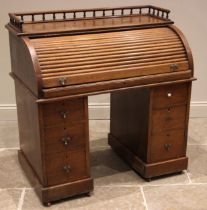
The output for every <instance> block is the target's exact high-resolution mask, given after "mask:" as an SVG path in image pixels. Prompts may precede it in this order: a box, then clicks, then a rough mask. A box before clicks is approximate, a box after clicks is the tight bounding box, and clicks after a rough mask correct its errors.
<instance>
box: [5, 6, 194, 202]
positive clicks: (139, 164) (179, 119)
mask: <svg viewBox="0 0 207 210" xmlns="http://www.w3.org/2000/svg"><path fill="white" fill-rule="evenodd" d="M169 13H170V11H169V10H166V9H163V8H159V7H154V6H150V5H148V6H134V7H121V8H99V9H86V10H62V11H44V12H31V13H10V14H9V16H10V22H9V23H8V24H7V26H6V27H7V29H8V30H9V39H10V53H11V70H12V71H11V76H12V77H13V78H14V81H15V91H16V103H17V112H18V125H19V138H20V150H19V154H18V155H19V161H20V163H21V165H22V167H23V169H24V171H25V172H26V175H27V176H28V179H29V180H30V182H31V183H32V185H34V186H35V190H36V192H37V195H38V196H39V197H40V199H41V200H42V202H43V203H50V202H51V201H55V200H59V199H62V198H66V197H70V196H74V195H77V194H83V193H89V192H91V191H92V190H93V179H92V178H91V176H90V161H89V129H88V101H87V98H88V96H89V95H95V94H100V93H110V94H111V114H110V115H111V122H110V133H109V138H108V142H109V144H110V145H111V147H112V148H113V150H114V151H115V152H116V153H117V154H119V155H120V157H121V158H123V159H124V160H125V161H126V162H127V163H128V164H129V165H130V166H131V167H132V168H133V169H134V170H135V171H137V172H138V173H139V174H140V175H141V176H142V177H144V178H151V177H156V176H161V175H164V174H170V173H175V172H180V171H182V170H184V169H186V168H187V163H188V158H187V157H186V144H187V130H188V119H189V105H190V96H191V83H192V81H193V80H194V79H195V78H194V77H193V59H192V54H191V50H190V48H189V45H188V43H187V41H186V39H185V37H184V35H183V34H182V33H181V31H180V30H179V29H178V28H176V27H175V26H174V23H173V21H171V20H170V19H169Z"/></svg>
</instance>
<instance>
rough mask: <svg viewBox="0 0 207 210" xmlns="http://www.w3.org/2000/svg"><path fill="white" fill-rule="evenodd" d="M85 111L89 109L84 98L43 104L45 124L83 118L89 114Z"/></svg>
mask: <svg viewBox="0 0 207 210" xmlns="http://www.w3.org/2000/svg"><path fill="white" fill-rule="evenodd" d="M85 112H87V109H86V108H85V105H84V99H82V98H81V99H75V100H67V101H61V102H54V103H48V104H43V105H42V114H43V123H44V126H52V125H58V124H60V123H72V122H73V121H79V120H83V119H84V118H85V117H86V114H87V113H85Z"/></svg>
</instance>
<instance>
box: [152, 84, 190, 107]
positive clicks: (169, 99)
mask: <svg viewBox="0 0 207 210" xmlns="http://www.w3.org/2000/svg"><path fill="white" fill-rule="evenodd" d="M188 90H189V84H188V83H184V84H176V85H164V86H159V87H155V88H153V90H152V95H151V97H152V98H151V99H152V108H153V109H159V108H164V107H167V106H170V105H175V104H183V103H186V102H187V101H188V93H189V91H188Z"/></svg>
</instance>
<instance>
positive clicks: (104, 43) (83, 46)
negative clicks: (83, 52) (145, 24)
mask: <svg viewBox="0 0 207 210" xmlns="http://www.w3.org/2000/svg"><path fill="white" fill-rule="evenodd" d="M163 39H166V40H168V39H169V41H170V40H174V41H175V40H178V38H177V37H174V36H170V37H157V38H154V37H153V38H149V39H147V38H146V39H145V40H144V39H141V40H138V39H136V38H134V39H130V40H126V39H125V43H123V39H118V40H116V41H113V40H110V41H105V42H101V43H100V42H98V43H96V42H89V41H88V43H87V44H80V43H76V44H74V43H73V44H69V45H65V44H59V45H58V46H53V45H52V46H50V47H48V46H44V47H43V48H38V47H36V50H37V52H42V51H43V52H46V51H50V50H62V49H67V48H69V49H70V48H73V47H76V48H88V47H90V46H91V44H94V45H95V44H96V46H97V47H99V46H106V45H107V46H108V45H112V46H113V45H120V44H121V45H123V44H124V45H125V44H127V43H137V42H140V43H145V44H146V41H148V42H150V41H152V42H153V41H156V40H163Z"/></svg>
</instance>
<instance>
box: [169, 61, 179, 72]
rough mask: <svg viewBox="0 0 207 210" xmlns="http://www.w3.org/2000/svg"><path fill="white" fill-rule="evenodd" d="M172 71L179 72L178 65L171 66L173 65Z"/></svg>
mask: <svg viewBox="0 0 207 210" xmlns="http://www.w3.org/2000/svg"><path fill="white" fill-rule="evenodd" d="M170 69H171V70H172V71H176V70H178V64H176V63H173V64H171V65H170Z"/></svg>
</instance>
